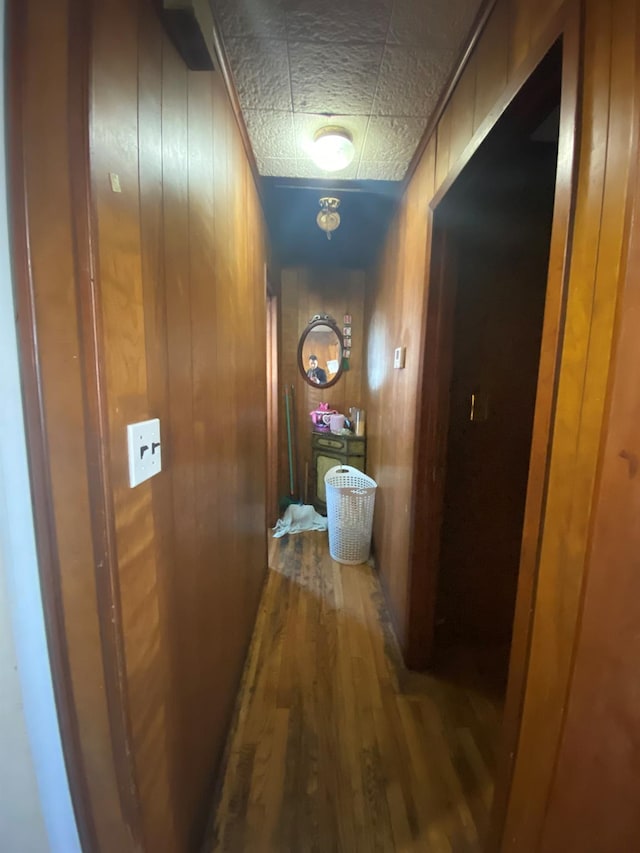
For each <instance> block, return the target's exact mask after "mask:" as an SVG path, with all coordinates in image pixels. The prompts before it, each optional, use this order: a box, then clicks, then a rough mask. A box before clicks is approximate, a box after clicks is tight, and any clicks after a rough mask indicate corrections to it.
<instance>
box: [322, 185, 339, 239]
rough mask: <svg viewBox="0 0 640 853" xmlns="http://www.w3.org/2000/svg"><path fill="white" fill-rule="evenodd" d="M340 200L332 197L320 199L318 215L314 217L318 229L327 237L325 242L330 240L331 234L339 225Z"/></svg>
mask: <svg viewBox="0 0 640 853" xmlns="http://www.w3.org/2000/svg"><path fill="white" fill-rule="evenodd" d="M339 207H340V199H339V198H333V197H332V196H325V197H324V198H321V199H320V213H319V214H318V215H317V216H316V222H317V223H318V228H320V229H321V230H322V231H324V232H325V233H326V235H327V240H330V239H331V232H332V231H335V230H336V228H337V227H338V225H340V214H339V213H338V208H339Z"/></svg>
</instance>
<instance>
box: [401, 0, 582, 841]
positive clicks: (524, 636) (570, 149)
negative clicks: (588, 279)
mask: <svg viewBox="0 0 640 853" xmlns="http://www.w3.org/2000/svg"><path fill="white" fill-rule="evenodd" d="M581 25H582V10H581V3H580V2H578V0H568V2H566V3H565V4H563V6H562V7H561V8H560V9H559V10H558V12H557V13H556V15H555V16H554V18H553V19H552V21H551V22H550V24H549V25H548V27H547V28H546V29H545V31H544V32H543V33H542V35H541V36H540V38H539V39H538V41H537V43H536V45H535V49H532V50H531V51H530V53H529V55H528V57H527V60H526V61H525V62H524V63H523V64H522V65H521V66H520V68H519V69H518V70H517V72H516V74H515V75H514V77H513V79H512V81H511V82H510V84H509V85H508V86H507V88H506V91H505V94H504V95H503V97H502V98H501V100H500V102H499V104H498V105H497V107H496V108H495V109H494V110H492V112H491V114H490V116H489V117H488V118H487V120H486V121H485V122H484V123H483V124H482V125H481V126H480V127H479V128H478V130H477V132H476V134H475V136H474V138H473V139H472V141H471V142H470V143H469V145H468V146H467V148H466V149H465V151H464V153H463V155H462V156H461V157H460V159H459V160H458V162H457V163H456V165H455V167H454V168H453V169H452V170H451V171H450V172H449V174H448V176H447V178H446V179H445V181H444V183H443V184H442V186H441V187H440V189H439V190H438V192H437V193H436V194H435V196H434V198H433V200H432V201H431V203H430V206H429V223H428V233H427V256H426V262H425V277H426V287H427V291H428V292H427V298H426V299H425V303H424V309H423V323H422V329H423V335H422V342H421V348H420V375H419V379H418V396H417V401H416V407H417V408H416V412H417V415H416V437H415V445H414V468H413V470H414V482H413V490H412V502H411V541H410V553H409V572H410V574H409V582H408V590H407V597H408V603H407V635H406V643H405V647H404V656H405V661H406V663H407V665H408V666H409V667H410V668H412V669H424V668H426V667H427V666H428V665H429V663H430V661H431V656H432V652H433V632H434V620H435V597H436V583H437V563H438V556H439V555H438V551H439V545H440V520H441V517H442V501H443V495H444V476H443V467H442V466H443V461H442V460H443V448H444V453H446V438H447V430H446V428H445V429H443V423H444V424H445V426H446V423H447V422H448V384H449V375H450V370H451V367H450V360H451V342H450V338H451V334H452V329H451V317H452V307H453V294H452V293H451V292H449V294H448V295H447V293H446V292H445V291H446V290H447V288H446V285H447V272H446V270H445V269H444V267H445V265H446V264H445V261H446V259H447V242H446V236H444V235H443V234H442V228H441V227H440V223H439V222H438V221H437V220H436V217H435V214H436V211H437V210H438V207H439V206H440V204H441V203H442V202H443V200H444V198H445V197H446V195H447V193H448V191H449V190H450V189H451V187H452V185H453V183H454V182H455V181H456V179H457V178H458V177H459V175H460V174H461V172H462V171H463V169H464V168H465V167H466V166H467V164H468V163H469V161H470V159H471V158H472V156H473V155H474V154H475V153H476V151H477V150H478V148H479V146H480V145H481V143H482V142H483V141H484V140H485V138H486V137H487V136H488V135H489V134H490V133H491V131H492V130H493V129H494V127H495V126H496V125H497V123H498V121H499V120H500V118H501V117H502V115H503V114H504V112H505V111H506V110H507V108H508V107H509V105H510V104H511V103H512V102H513V101H514V99H515V98H516V97H517V95H518V94H519V93H520V91H521V90H522V88H523V87H524V86H525V84H526V83H527V81H528V80H529V78H530V77H531V75H532V74H533V73H534V71H535V70H536V68H537V67H538V65H539V64H540V62H541V61H542V60H543V59H544V57H545V56H546V54H547V53H548V52H549V50H550V49H551V48H552V47H553V45H554V44H555V43H556V42H558V41H559V40H561V49H562V72H561V104H560V130H559V140H558V161H557V172H556V192H555V199H554V208H553V224H552V232H551V246H550V254H549V267H548V276H547V291H546V298H545V310H544V321H543V331H542V342H541V350H540V366H539V372H538V382H537V393H536V406H535V414H534V423H533V433H532V440H531V456H530V468H529V478H528V483H527V495H526V505H525V515H524V524H523V532H522V546H521V554H520V565H519V576H518V589H517V596H516V605H515V614H514V624H513V634H512V644H511V653H510V661H509V676H508V683H507V693H506V701H505V711H504V719H503V726H502V744H501V750H500V758H499V766H498V772H497V777H496V787H495V795H494V801H493V806H492V813H491V825H490V833H489V840H488V846H487V849H489V850H493V849H497V847H498V845H499V843H500V838H501V835H502V827H503V825H504V821H505V815H506V809H507V801H508V795H509V790H510V786H511V779H512V773H513V767H514V763H515V755H516V751H517V746H518V738H519V732H520V723H521V718H522V710H523V705H524V693H525V685H526V681H527V673H528V664H529V652H530V646H531V636H532V628H533V620H534V606H535V593H536V583H537V575H538V567H539V560H540V544H541V539H542V531H543V523H544V513H545V506H546V496H547V487H548V476H549V466H550V458H551V437H552V433H553V425H554V417H555V408H556V400H557V392H558V379H559V372H560V359H561V348H562V339H563V329H564V321H565V313H566V301H567V290H568V279H569V264H570V254H571V240H572V232H573V220H574V212H575V195H576V187H577V166H578V146H579V134H578V127H579V104H580V94H581V60H582V55H581ZM447 334H448V337H449V346H448V353H449V354H448V355H447V353H446V352H443V351H442V349H441V348H442V347H443V346H444V347H445V349H447V344H446V341H447ZM443 416H444V417H443ZM418 472H425V474H426V476H422V477H421V476H418ZM429 472H431V475H429ZM425 512H426V513H427V523H426V524H425Z"/></svg>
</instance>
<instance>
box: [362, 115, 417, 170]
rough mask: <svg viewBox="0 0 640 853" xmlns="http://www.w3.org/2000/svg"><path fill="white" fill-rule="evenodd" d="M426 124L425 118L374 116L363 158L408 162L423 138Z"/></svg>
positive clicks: (370, 124)
mask: <svg viewBox="0 0 640 853" xmlns="http://www.w3.org/2000/svg"><path fill="white" fill-rule="evenodd" d="M424 124H425V123H424V119H417V118H396V117H391V116H372V117H371V119H370V121H369V129H368V130H367V141H366V142H365V146H364V151H363V152H362V160H363V161H364V160H382V161H386V160H396V161H402V160H404V161H406V162H407V163H408V162H409V160H410V159H411V158H412V156H413V153H414V151H415V150H416V148H417V146H418V143H419V142H420V139H421V138H422V134H423V132H424Z"/></svg>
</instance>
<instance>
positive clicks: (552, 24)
mask: <svg viewBox="0 0 640 853" xmlns="http://www.w3.org/2000/svg"><path fill="white" fill-rule="evenodd" d="M579 5H580V8H581V9H582V11H583V14H584V18H583V29H578V30H577V32H579V33H580V34H581V35H580V42H579V49H580V51H581V52H582V58H581V63H582V64H581V66H580V68H581V69H582V74H583V76H582V84H583V89H582V92H581V95H580V101H579V104H578V106H579V120H578V122H577V124H575V125H574V127H575V128H576V129H577V131H578V138H580V140H581V142H580V152H579V154H580V156H579V166H578V171H577V173H576V176H575V181H574V187H577V195H576V196H575V198H574V199H573V200H572V201H571V202H570V205H569V211H570V213H571V215H573V216H574V229H573V235H572V239H570V240H569V241H568V242H567V240H566V239H565V241H564V246H565V249H564V250H560V248H559V247H556V248H555V249H554V250H553V257H554V258H555V259H556V267H558V265H559V264H561V265H563V266H564V267H565V268H566V269H568V270H569V276H568V301H567V304H566V332H565V335H564V338H563V339H561V341H560V344H561V359H560V374H559V391H558V395H557V400H556V399H555V398H551V399H550V400H547V403H548V405H547V404H545V405H546V406H547V407H546V412H547V414H548V415H549V417H551V418H554V420H553V423H554V427H553V438H552V442H551V455H550V459H551V470H550V472H549V476H548V480H547V479H543V481H542V483H541V484H539V485H542V488H543V491H542V492H539V496H540V495H542V503H541V504H539V505H540V506H541V511H542V524H543V528H544V535H543V540H542V544H541V551H538V550H535V553H536V557H535V560H534V562H535V567H534V572H535V577H532V576H531V575H530V576H529V580H530V581H532V583H533V586H532V587H530V589H531V591H532V593H533V595H534V596H535V598H534V605H535V608H536V611H535V612H536V616H535V620H536V621H535V624H534V630H533V636H532V637H531V654H530V665H529V666H528V668H527V661H528V660H529V653H528V651H527V645H526V644H525V647H524V648H520V654H522V657H521V661H522V662H523V666H524V672H521V673H520V675H521V676H522V681H524V680H526V681H527V687H526V698H525V707H524V717H523V725H522V728H521V730H520V732H519V741H518V743H517V746H512V747H511V748H512V750H513V751H514V752H515V753H516V756H515V762H516V763H515V776H514V785H513V789H512V791H511V796H510V797H508V814H507V824H506V827H507V828H506V832H505V835H504V849H513V850H517V851H518V853H520V851H527V850H535V849H537V844H538V842H539V837H540V836H539V833H540V831H541V828H542V821H543V818H544V809H545V803H546V802H547V797H548V795H549V786H550V784H551V779H552V774H553V768H554V764H555V758H556V752H557V748H558V743H559V738H560V734H561V726H562V709H563V708H564V706H565V702H566V699H567V689H568V684H569V678H570V673H571V652H572V648H573V639H574V636H575V631H576V626H577V621H578V616H579V607H580V591H581V588H582V579H583V573H584V568H585V560H586V553H587V539H588V529H589V519H590V513H591V508H592V499H593V494H594V486H595V482H596V480H595V477H596V463H597V458H598V449H599V446H600V442H601V438H602V424H603V416H604V400H605V393H606V388H607V381H608V376H609V362H610V354H611V347H612V335H613V329H614V316H615V309H616V301H617V295H618V291H619V288H620V283H621V278H620V264H621V258H622V252H623V247H624V244H625V234H626V231H627V229H628V222H627V219H626V218H625V210H626V205H627V201H628V199H629V197H630V192H631V190H630V188H629V169H630V166H631V163H632V162H633V160H634V157H635V156H636V151H635V148H634V144H635V143H634V133H633V126H632V121H633V119H632V117H633V114H634V104H635V97H636V87H637V68H636V59H635V37H636V27H637V20H636V17H637V10H636V9H635V7H633V8H632V6H633V4H631V3H629V2H623V0H619V2H612V3H605V4H601V3H597V2H587V3H586V4H576V3H571V2H566V3H564V4H562V5H561V6H560V5H558V4H557V3H553V2H549V3H544V4H541V5H540V6H539V11H538V5H537V4H535V5H534V4H527V3H524V2H520V0H516V2H513V3H510V4H509V15H508V26H509V33H510V36H509V39H508V40H506V41H503V42H502V43H500V40H499V39H497V38H496V36H495V30H499V31H502V32H504V26H505V24H504V18H502V19H500V20H498V18H497V17H494V16H497V15H503V16H504V14H505V12H504V6H503V4H501V3H498V4H497V5H496V7H495V10H494V13H493V16H492V18H490V20H489V22H488V25H487V27H486V28H485V30H484V32H483V34H482V35H481V37H480V40H479V42H478V44H477V46H476V52H477V53H478V55H479V57H482V55H483V52H484V56H485V59H484V60H483V61H481V58H478V59H477V61H476V65H475V71H474V73H475V75H476V85H475V93H476V94H475V104H476V105H477V106H476V107H474V110H475V112H474V127H476V134H482V133H483V132H486V129H487V124H485V122H488V123H489V125H490V124H491V122H492V121H493V120H494V117H495V115H497V114H498V112H499V111H500V110H501V109H504V106H505V101H504V97H505V93H506V92H507V91H508V89H509V86H510V85H511V84H512V83H513V81H515V80H516V79H517V76H518V73H522V69H523V68H525V67H527V64H528V63H531V62H533V61H534V57H538V58H539V57H541V56H542V53H541V50H542V45H543V43H544V42H545V40H546V44H547V46H549V45H550V44H551V42H552V41H553V39H554V38H555V37H556V36H557V34H558V33H560V32H561V31H562V30H563V28H565V27H567V26H573V27H574V28H575V20H576V18H575V13H576V11H577V10H578V7H579ZM525 7H526V8H525ZM494 20H495V23H494ZM572 21H573V23H571V22H572ZM494 27H495V29H494ZM554 32H555V35H554ZM489 39H492V40H493V43H494V44H495V45H496V50H502V51H504V53H503V58H501V59H500V62H498V59H497V58H496V56H495V51H490V50H489V48H488V46H487V45H488V41H489ZM485 40H486V42H485ZM490 54H492V55H493V62H494V63H495V69H494V68H491V69H488V70H487V71H486V72H485V67H486V63H487V61H488V57H489V55H490ZM505 57H506V59H505ZM505 62H506V67H507V69H508V79H507V83H506V88H503V89H502V91H501V92H499V91H498V90H499V88H500V84H499V83H497V82H496V80H501V79H502V75H503V73H504V72H503V70H502V69H504V67H505ZM463 75H464V72H463ZM509 81H511V83H510V82H509ZM492 102H493V106H492ZM451 106H452V103H451V102H450V103H449V105H448V107H447V109H446V110H445V113H444V115H443V117H442V120H441V122H440V124H439V126H438V128H437V131H436V135H435V136H434V137H432V140H431V144H432V145H433V144H435V140H436V138H437V155H438V156H437V163H436V167H435V169H436V171H435V174H436V176H437V180H436V182H435V186H436V188H437V187H438V186H440V185H441V184H443V183H446V181H447V180H448V173H451V174H455V163H453V162H452V161H451V157H450V152H451V151H452V150H453V151H455V150H457V149H456V142H455V140H452V137H451V129H452V120H451V116H452V109H451ZM496 111H497V112H496ZM483 112H484V113H486V116H487V117H486V118H484V119H483V117H482V113H483ZM473 144H474V138H472V140H471V143H470V145H471V147H472V146H473ZM458 147H459V148H462V146H461V145H459V146H458ZM467 150H469V146H467ZM449 180H450V179H449ZM572 192H573V190H572V189H571V188H570V189H569V198H572ZM432 199H433V192H432V193H431V194H429V192H424V194H423V195H422V196H421V199H420V204H419V205H418V209H419V210H420V216H424V215H425V211H426V208H427V206H428V205H429V203H430V201H431V200H432ZM614 199H616V201H615V209H614ZM565 213H566V212H565ZM564 215H565V214H563V216H564ZM412 218H413V217H410V218H407V217H406V213H405V207H404V205H403V206H401V209H400V212H399V213H398V215H397V217H396V221H395V223H394V225H393V226H392V228H391V231H390V234H389V237H388V240H387V243H386V245H385V249H384V251H383V255H382V262H381V264H380V266H379V270H378V272H377V274H376V275H375V276H374V277H373V282H374V284H373V287H372V292H371V296H370V298H368V300H367V323H368V325H369V328H370V332H369V335H370V337H369V340H370V341H371V340H373V339H374V336H375V339H376V340H378V341H385V340H387V341H389V340H390V339H392V337H393V329H394V328H395V327H397V325H398V324H400V325H404V326H406V327H408V328H410V329H411V330H412V331H413V335H414V338H415V339H416V340H420V335H421V333H422V329H421V325H420V324H421V322H423V319H422V318H423V317H424V312H423V311H417V312H414V313H413V314H412V315H409V314H408V313H402V314H401V315H398V314H397V313H394V312H397V311H398V310H400V311H402V310H403V309H402V308H401V307H400V305H401V303H400V302H398V301H397V299H398V297H397V293H396V290H397V288H398V287H399V286H400V287H402V285H401V284H399V282H402V269H403V265H404V263H405V259H404V256H403V254H402V252H401V251H400V249H399V247H400V246H401V245H402V241H403V235H404V234H405V233H406V231H407V229H408V228H409V227H410V222H411V219H412ZM424 234H425V237H424V239H425V240H426V239H427V238H426V228H425V231H424ZM569 236H570V237H571V234H569ZM414 251H415V253H419V256H420V257H421V258H422V257H424V255H423V252H424V248H423V247H422V246H420V245H416V246H415V249H414ZM428 255H429V248H427V252H426V256H427V257H428ZM558 268H559V267H558ZM424 269H425V268H424V267H423V270H424ZM427 293H428V280H427V281H426V287H424V288H422V290H420V291H419V292H418V294H417V299H418V300H419V302H420V304H421V305H423V306H424V305H425V303H426V299H427ZM557 307H558V306H556V308H557ZM560 311H562V306H560ZM374 318H375V322H374ZM556 328H557V326H556ZM388 345H389V346H391V344H388ZM410 357H411V352H410V351H407V361H409V359H410ZM367 376H368V385H367V405H368V407H369V409H370V415H371V416H372V420H373V423H374V424H376V423H386V422H385V420H384V418H385V415H387V414H388V413H391V412H393V411H397V410H398V409H399V406H400V397H399V396H398V394H397V393H394V392H393V391H391V393H385V390H386V389H381V390H382V393H378V391H379V389H378V388H376V387H374V384H373V383H372V382H371V379H370V377H371V370H370V369H369V370H368V373H367ZM417 381H418V378H417V377H416V378H415V379H414V382H413V387H412V392H413V394H414V395H415V394H416V392H417V387H418V386H417ZM389 390H391V389H389ZM414 399H415V396H414ZM547 414H544V415H543V416H541V417H542V419H543V420H544V418H546V417H547ZM395 426H396V429H395V432H394V442H396V443H397V444H404V445H409V446H413V444H414V441H415V420H414V418H413V416H412V415H411V416H409V415H408V416H406V417H405V418H402V419H399V420H396V422H395ZM372 441H373V442H374V443H375V438H374V437H373V436H372ZM547 450H548V446H547ZM544 452H545V453H546V452H547V451H544ZM372 458H373V459H375V460H376V461H375V463H374V465H375V467H376V469H377V471H376V470H373V469H372V470H371V473H372V475H373V476H374V477H376V474H377V473H378V472H382V473H378V476H379V477H380V478H381V479H383V480H384V482H385V486H386V488H385V490H384V491H385V496H384V500H383V501H381V502H380V506H379V507H378V508H377V511H376V520H375V523H374V538H375V547H376V554H377V557H378V560H379V565H380V571H381V576H382V579H383V582H384V586H385V589H386V590H388V594H389V600H390V605H391V610H392V613H393V617H394V622H395V624H396V625H397V627H398V633H399V636H400V637H401V639H402V641H403V642H404V641H405V639H406V625H407V622H406V618H407V616H406V614H407V609H406V608H407V597H406V589H407V582H408V579H409V571H410V569H409V565H408V559H406V558H405V556H404V555H405V554H406V553H407V551H406V550H404V549H403V548H400V549H399V548H397V547H396V548H393V547H392V546H391V543H392V541H395V542H400V543H405V542H407V541H408V538H409V536H410V532H411V531H410V528H409V515H403V513H402V511H401V510H402V508H403V502H404V496H405V495H407V494H411V493H412V489H413V488H414V474H413V472H412V471H411V469H409V470H408V471H405V472H402V471H401V469H400V468H399V467H397V466H396V464H395V462H394V453H393V450H391V449H389V450H388V451H387V452H386V453H382V454H378V453H377V452H376V451H375V450H374V452H373V456H372ZM381 492H382V490H381ZM389 506H395V507H396V512H395V515H394V524H393V525H391V524H390V523H387V522H386V521H385V519H386V517H387V513H388V507H389ZM532 553H533V552H532ZM536 579H537V586H536ZM523 606H524V605H523ZM523 612H524V611H523ZM529 612H531V608H530V607H529ZM527 642H528V641H527ZM521 695H522V693H521Z"/></svg>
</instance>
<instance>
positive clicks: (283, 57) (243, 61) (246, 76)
mask: <svg viewBox="0 0 640 853" xmlns="http://www.w3.org/2000/svg"><path fill="white" fill-rule="evenodd" d="M227 49H228V51H229V56H230V57H231V59H230V62H231V70H232V71H233V76H234V79H235V83H236V89H237V91H238V97H239V99H240V105H241V107H242V108H243V109H249V110H257V109H262V110H288V111H289V112H291V82H290V80H289V58H288V56H287V42H286V41H280V40H276V39H255V38H246V39H235V38H232V39H229V40H228V42H227Z"/></svg>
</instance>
